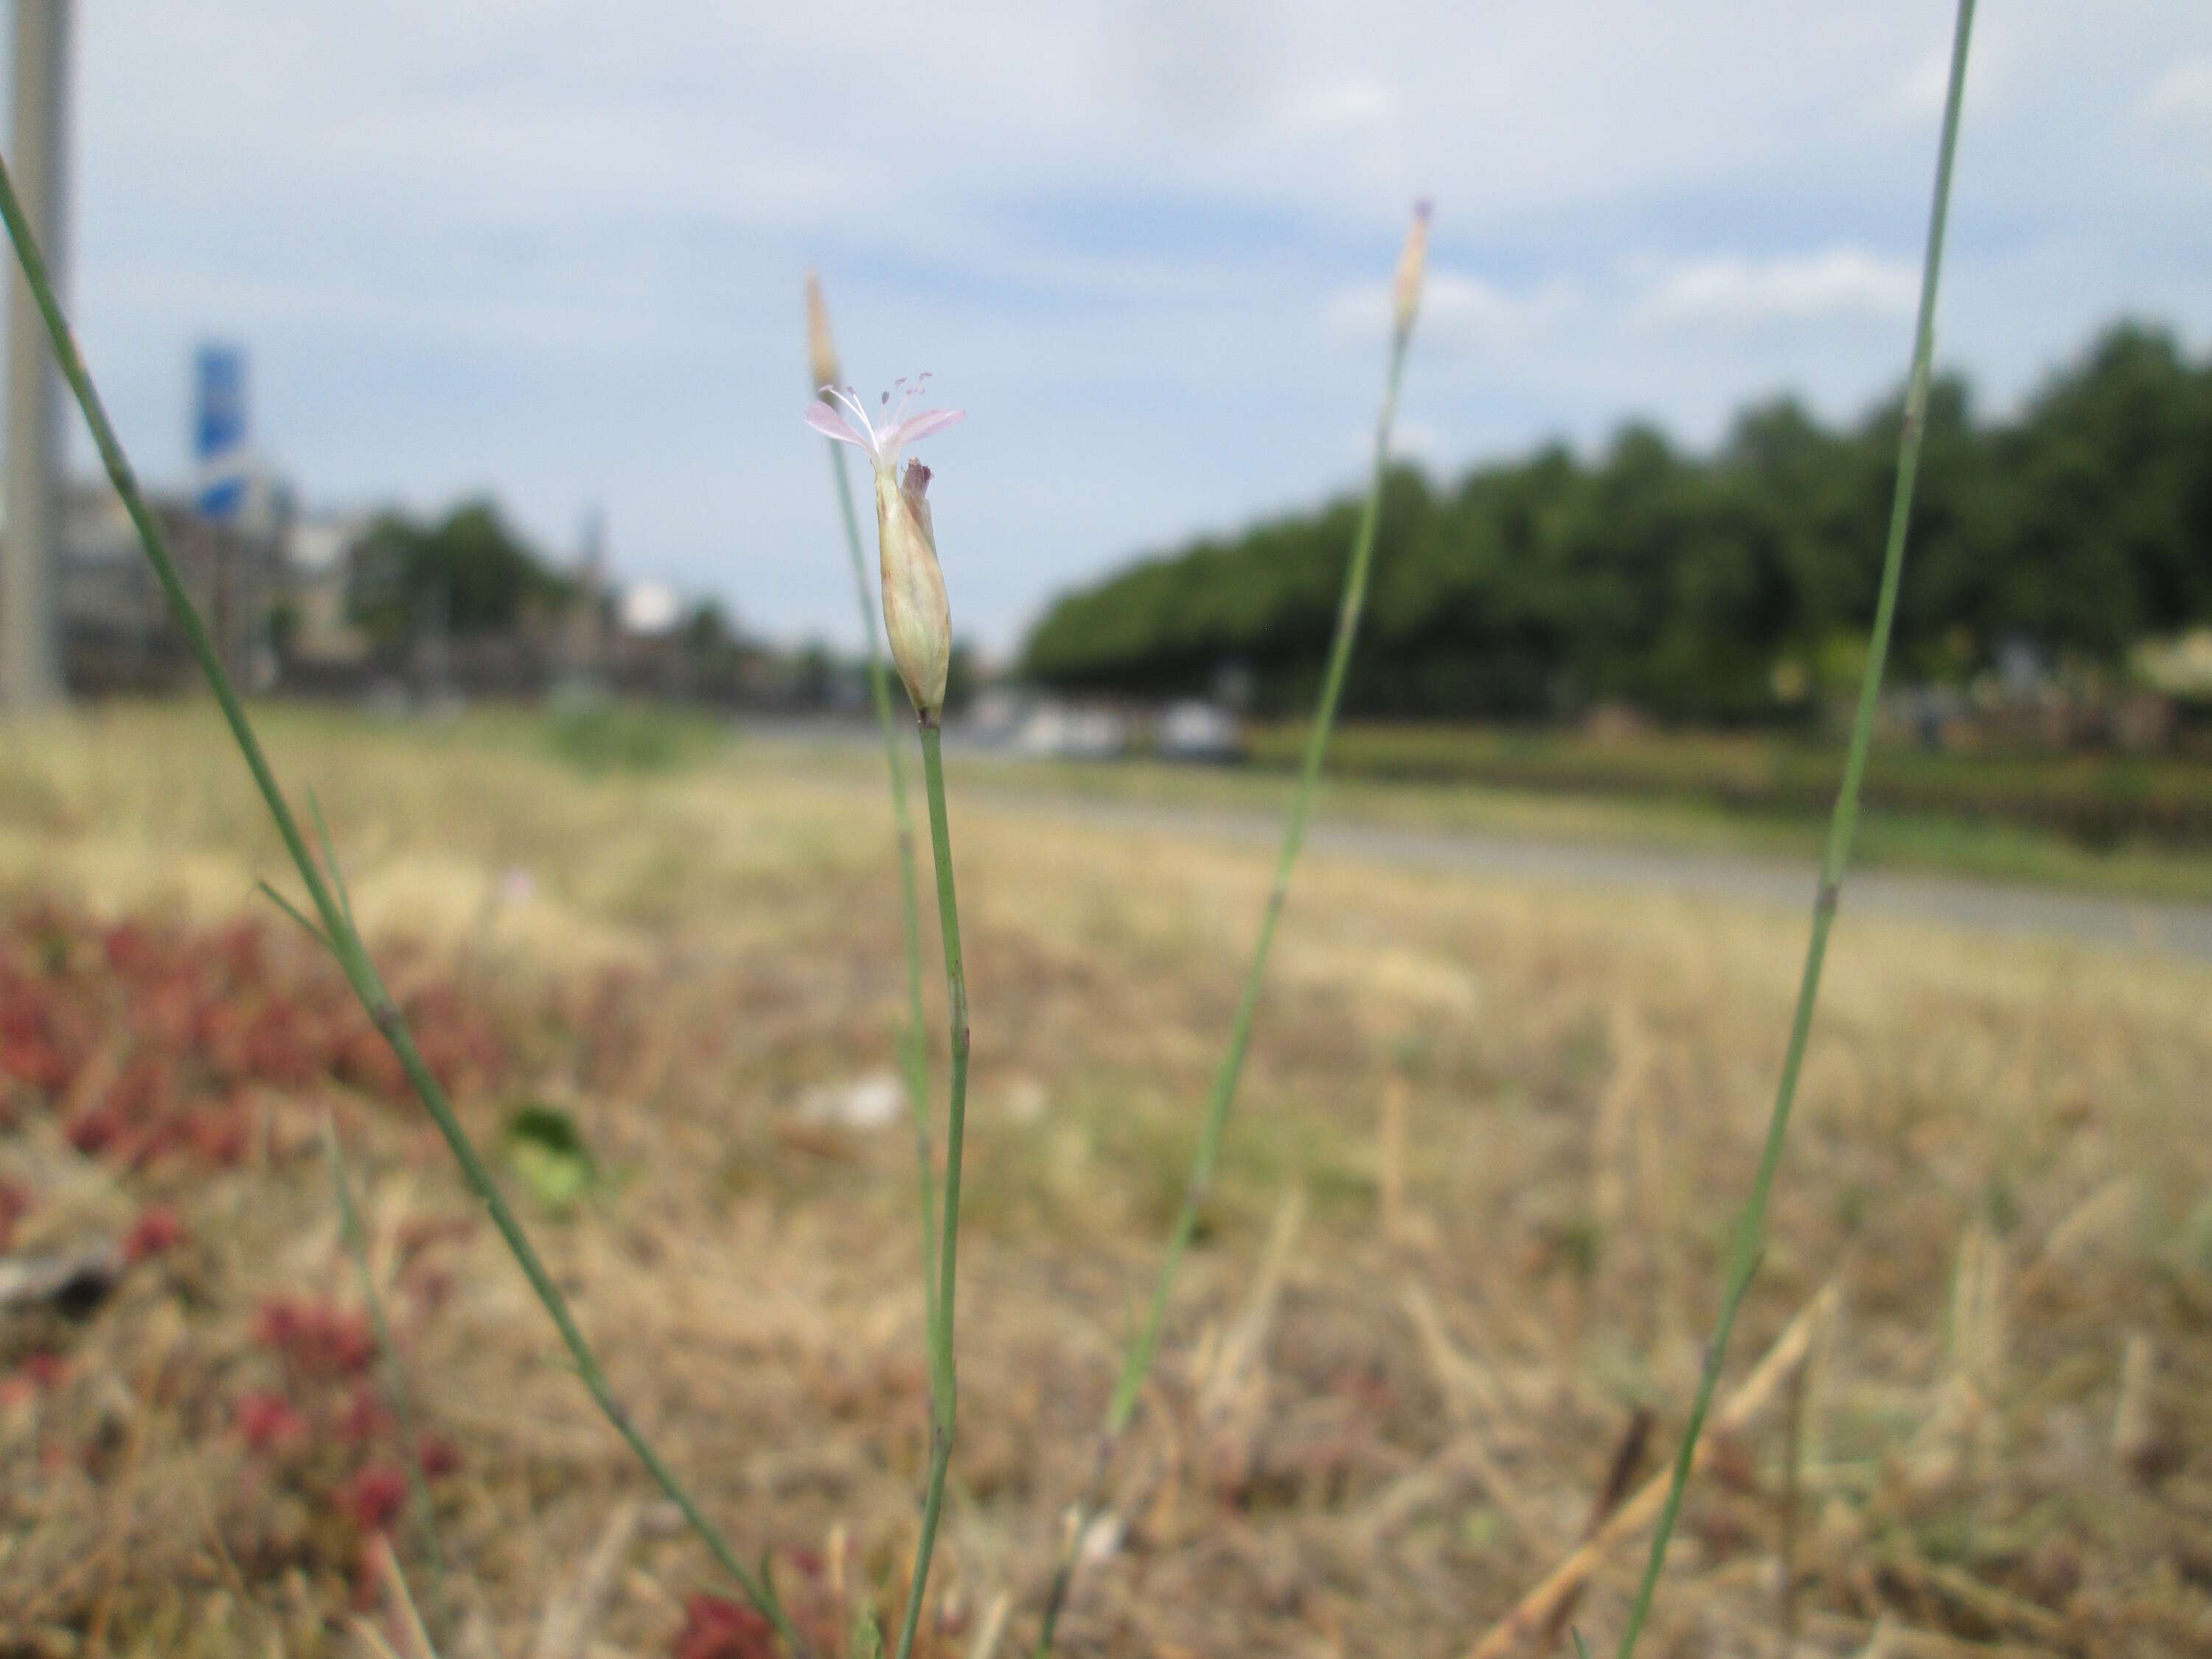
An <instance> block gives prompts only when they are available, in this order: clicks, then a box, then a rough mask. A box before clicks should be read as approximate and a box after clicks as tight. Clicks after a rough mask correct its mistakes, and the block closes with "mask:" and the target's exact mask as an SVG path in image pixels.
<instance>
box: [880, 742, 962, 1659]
mask: <svg viewBox="0 0 2212 1659" xmlns="http://www.w3.org/2000/svg"><path fill="white" fill-rule="evenodd" d="M942 735H943V734H942V733H941V732H939V729H938V720H937V717H936V716H934V715H930V714H925V715H923V716H922V717H921V777H922V783H923V786H924V787H925V788H926V789H927V792H928V795H929V845H930V851H931V852H932V853H933V854H935V856H936V860H937V921H938V929H939V932H940V933H942V934H943V935H944V939H945V994H946V997H947V999H948V1000H949V1001H950V1002H951V1006H952V1022H951V1024H952V1080H951V1091H950V1094H949V1097H948V1099H947V1102H946V1106H945V1225H944V1229H943V1234H942V1239H941V1243H940V1245H939V1259H938V1274H937V1301H936V1305H935V1306H934V1307H933V1308H932V1309H931V1310H930V1317H929V1405H930V1425H929V1485H928V1486H927V1489H926V1490H925V1491H924V1492H923V1495H922V1501H921V1541H920V1542H919V1543H918V1544H917V1545H916V1546H915V1557H914V1583H913V1584H912V1585H911V1587H909V1589H908V1591H907V1597H906V1617H905V1618H904V1619H903V1620H902V1621H901V1622H900V1625H899V1639H898V1647H897V1649H896V1659H908V1655H910V1654H911V1653H912V1652H913V1651H914V1638H915V1631H916V1630H917V1629H919V1628H920V1626H921V1598H922V1592H923V1591H924V1590H925V1589H927V1588H928V1584H929V1559H930V1556H931V1555H932V1554H933V1553H934V1552H935V1550H936V1548H937V1523H938V1520H939V1517H940V1516H942V1514H943V1513H944V1510H945V1471H946V1470H947V1469H948V1468H951V1463H952V1429H953V1424H954V1421H955V1419H957V1416H958V1403H959V1401H958V1377H957V1367H956V1366H955V1364H954V1363H953V1349H952V1304H953V1291H954V1285H955V1280H956V1270H957V1267H958V1264H959V1255H960V1156H961V1149H962V1146H963V1142H964V1140H965V1139H966V1130H967V1124H968V975H967V971H966V970H965V969H963V967H962V966H961V963H960V903H959V901H958V900H957V898H956V897H954V896H953V891H952V832H951V829H950V828H949V827H948V826H947V824H946V823H945V757H944V754H943V752H942V747H941V738H942Z"/></svg>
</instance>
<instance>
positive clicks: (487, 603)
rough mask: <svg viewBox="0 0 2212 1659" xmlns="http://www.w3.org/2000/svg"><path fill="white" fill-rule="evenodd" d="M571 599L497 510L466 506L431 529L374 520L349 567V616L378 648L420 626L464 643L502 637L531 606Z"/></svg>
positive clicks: (387, 518) (564, 584)
mask: <svg viewBox="0 0 2212 1659" xmlns="http://www.w3.org/2000/svg"><path fill="white" fill-rule="evenodd" d="M573 593H574V586H573V584H572V583H570V582H569V581H568V580H566V579H565V578H564V577H562V576H561V575H559V574H556V572H554V571H553V570H552V569H550V568H548V566H547V565H546V564H545V563H544V561H543V560H541V559H540V558H539V557H538V555H537V554H536V553H535V552H534V551H533V550H532V548H531V547H530V545H529V544H528V543H526V542H525V541H524V540H523V539H522V538H521V537H520V536H519V535H518V534H516V533H515V532H514V531H513V530H512V529H511V528H510V527H509V526H508V525H507V521H506V520H504V519H503V518H501V516H500V512H499V509H498V507H496V506H495V505H494V504H493V503H491V502H490V501H465V502H463V503H462V504H461V505H460V506H459V507H454V508H453V510H452V511H451V512H449V513H447V514H446V516H445V517H444V518H442V519H440V520H436V521H435V523H428V524H422V523H417V522H416V521H415V520H411V519H409V518H406V517H404V516H403V515H402V514H399V513H385V514H383V515H382V516H380V518H378V519H377V520H376V521H375V522H374V524H372V525H371V526H369V529H368V535H367V536H366V537H365V538H364V539H363V543H362V552H361V556H360V558H359V559H358V561H357V562H356V573H355V583H354V589H353V611H354V614H355V616H356V618H357V619H358V620H359V621H360V623H362V626H363V627H364V628H366V629H368V631H369V633H370V635H372V636H374V637H375V638H377V639H379V640H396V639H399V638H402V637H404V636H406V635H408V634H409V633H410V631H411V630H412V629H416V628H419V627H422V626H424V625H425V624H426V623H435V625H440V626H442V628H443V629H445V630H446V631H447V632H450V633H452V634H453V635H461V636H465V635H477V634H497V633H503V632H506V631H507V630H509V629H513V627H514V626H515V625H516V623H519V622H520V620H521V618H522V616H523V613H524V611H526V609H528V608H529V607H530V606H531V605H543V606H544V607H546V608H547V609H549V610H558V609H559V608H561V607H562V605H566V604H567V603H568V599H570V598H571V597H572V595H573Z"/></svg>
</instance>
